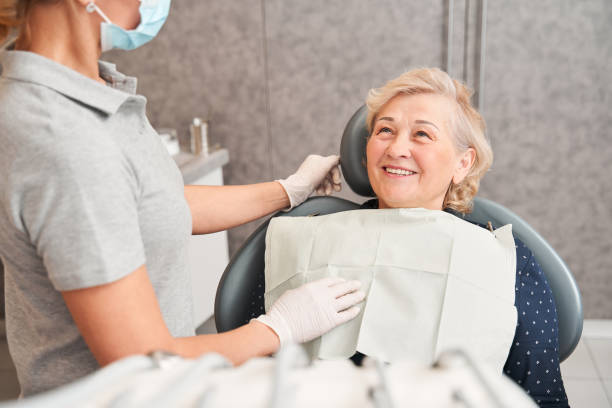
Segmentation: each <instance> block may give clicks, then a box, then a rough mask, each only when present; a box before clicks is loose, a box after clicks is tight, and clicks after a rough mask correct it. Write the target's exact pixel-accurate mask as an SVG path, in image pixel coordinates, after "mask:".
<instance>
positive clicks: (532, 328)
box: [504, 238, 569, 407]
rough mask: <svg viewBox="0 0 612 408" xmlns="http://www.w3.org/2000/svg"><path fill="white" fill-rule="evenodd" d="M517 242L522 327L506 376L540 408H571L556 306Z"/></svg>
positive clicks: (531, 260)
mask: <svg viewBox="0 0 612 408" xmlns="http://www.w3.org/2000/svg"><path fill="white" fill-rule="evenodd" d="M514 242H515V244H516V287H515V289H516V292H515V294H516V296H515V299H514V305H515V306H516V310H517V312H518V324H517V326H516V332H515V334H514V340H513V343H512V347H511V348H510V354H509V355H508V360H506V364H505V366H504V373H505V374H506V375H507V376H508V377H510V378H512V379H513V380H514V381H516V382H517V383H518V384H519V385H520V386H521V387H523V389H525V391H526V392H527V393H528V394H529V395H531V397H532V398H533V399H534V400H535V401H536V402H537V404H538V405H539V406H540V407H569V405H568V401H567V395H566V394H565V388H564V387H563V380H562V379H561V371H560V369H559V336H558V322H557V310H556V308H555V302H554V300H553V297H552V293H551V291H550V287H549V285H548V281H547V280H546V277H545V276H544V274H543V273H542V268H541V267H540V265H539V264H538V262H537V261H536V260H535V258H534V256H533V254H532V252H531V250H529V248H527V247H526V246H525V244H523V243H522V242H521V241H520V240H518V239H516V238H515V239H514Z"/></svg>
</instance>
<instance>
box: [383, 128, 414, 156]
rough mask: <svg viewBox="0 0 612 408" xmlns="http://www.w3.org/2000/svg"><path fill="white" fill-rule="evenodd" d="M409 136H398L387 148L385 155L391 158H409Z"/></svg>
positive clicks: (410, 146) (410, 147) (410, 153)
mask: <svg viewBox="0 0 612 408" xmlns="http://www.w3.org/2000/svg"><path fill="white" fill-rule="evenodd" d="M411 149H412V143H411V141H410V136H408V135H402V134H398V135H397V136H396V137H394V138H393V140H391V142H390V143H389V145H388V146H387V151H386V153H387V155H388V156H389V157H392V158H400V159H401V158H409V157H411V156H412V152H411Z"/></svg>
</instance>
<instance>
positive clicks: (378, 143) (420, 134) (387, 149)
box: [366, 94, 475, 210]
mask: <svg viewBox="0 0 612 408" xmlns="http://www.w3.org/2000/svg"><path fill="white" fill-rule="evenodd" d="M455 109H456V103H455V102H454V101H453V100H451V99H449V98H447V97H445V96H442V95H437V94H417V95H405V94H399V95H396V96H395V97H393V98H392V99H391V100H390V101H389V102H387V103H386V104H385V105H384V106H383V107H382V108H381V109H380V111H379V112H378V114H377V115H376V118H375V121H374V123H373V124H372V133H371V135H370V139H369V140H368V144H367V147H366V158H367V169H368V177H369V179H370V183H371V185H372V188H373V190H374V192H375V193H376V196H377V197H378V202H379V208H419V207H420V208H427V209H431V210H441V209H442V205H443V203H444V197H445V195H446V192H447V191H448V187H449V185H450V183H451V181H452V182H453V183H455V184H458V183H460V182H461V181H462V180H463V179H464V178H465V176H466V174H467V173H468V171H469V169H470V167H471V166H472V164H473V163H474V157H475V152H474V149H472V148H468V149H467V150H466V151H465V152H458V151H457V148H456V147H455V143H454V140H453V136H452V134H451V129H452V128H451V120H452V118H453V115H455Z"/></svg>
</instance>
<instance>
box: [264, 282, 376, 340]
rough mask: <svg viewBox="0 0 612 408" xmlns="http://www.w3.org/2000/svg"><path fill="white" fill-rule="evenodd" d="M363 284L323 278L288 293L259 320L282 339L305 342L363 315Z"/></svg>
mask: <svg viewBox="0 0 612 408" xmlns="http://www.w3.org/2000/svg"><path fill="white" fill-rule="evenodd" d="M360 287H361V282H359V281H357V280H352V281H347V280H345V279H342V278H323V279H320V280H317V281H314V282H310V283H306V284H304V285H302V286H300V287H299V288H296V289H291V290H288V291H287V292H285V293H283V295H282V296H281V297H280V298H278V299H277V300H276V302H274V304H273V305H272V307H271V308H270V310H269V311H268V313H266V314H265V315H261V316H259V317H258V318H257V320H258V321H259V322H261V323H263V324H265V325H266V326H268V327H270V328H271V329H272V330H274V332H276V334H277V335H278V338H279V340H280V343H281V345H282V344H284V343H287V342H297V343H304V342H306V341H309V340H312V339H314V338H316V337H319V336H320V335H322V334H324V333H326V332H328V331H330V330H331V329H333V328H334V327H336V326H338V325H340V324H342V323H345V322H347V321H349V320H351V319H353V318H354V317H355V316H357V315H358V314H359V310H360V308H359V307H358V306H355V304H357V303H359V302H361V301H362V300H363V299H364V298H365V293H364V292H363V291H361V290H358V289H359V288H360Z"/></svg>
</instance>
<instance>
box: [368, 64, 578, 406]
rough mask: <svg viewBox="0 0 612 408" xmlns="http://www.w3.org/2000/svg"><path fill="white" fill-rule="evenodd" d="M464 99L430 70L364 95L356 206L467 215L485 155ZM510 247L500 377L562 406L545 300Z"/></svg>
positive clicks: (524, 254)
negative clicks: (510, 322)
mask: <svg viewBox="0 0 612 408" xmlns="http://www.w3.org/2000/svg"><path fill="white" fill-rule="evenodd" d="M469 98H470V92H469V90H468V89H467V88H466V87H465V86H464V85H463V84H461V83H460V82H458V81H456V80H453V79H451V78H450V77H449V76H448V75H447V74H446V73H444V72H442V71H440V70H438V69H419V70H413V71H409V72H406V73H404V74H402V75H401V76H399V77H398V78H395V79H393V80H391V81H389V82H388V83H387V84H385V85H384V86H383V87H382V88H378V89H373V90H371V91H370V93H369V95H368V98H367V107H368V116H367V127H368V130H369V132H370V133H369V138H368V141H367V148H366V165H367V172H368V177H369V179H370V182H371V185H372V188H373V190H374V192H375V193H376V196H377V199H374V200H370V201H368V202H366V203H365V204H364V205H363V208H381V209H382V208H419V207H420V208H425V209H431V210H444V211H447V212H451V213H453V214H457V213H465V212H469V211H470V209H471V201H472V199H473V197H474V196H475V195H476V193H477V191H478V186H479V182H480V179H481V177H482V176H483V175H484V173H485V172H486V171H487V169H488V168H489V166H490V165H491V162H492V160H493V154H492V151H491V147H490V145H489V143H488V141H487V139H486V137H485V135H484V128H485V125H484V121H483V119H482V117H481V116H480V114H479V113H478V112H477V111H476V110H475V109H474V108H473V107H472V106H471V105H470V99H469ZM515 244H516V285H515V286H516V292H515V306H516V308H517V312H518V324H517V327H516V332H515V336H514V340H513V342H512V347H511V349H510V351H509V355H508V359H507V361H506V364H505V366H504V372H505V374H506V375H508V376H509V377H510V378H512V379H513V380H514V381H516V382H517V383H518V384H519V385H520V386H522V387H523V388H524V389H525V390H526V392H527V393H529V394H530V395H531V396H532V397H533V399H534V400H535V401H536V402H537V403H538V404H539V405H540V406H542V407H566V406H568V401H567V397H566V394H565V390H564V386H563V381H562V379H561V372H560V370H559V353H558V348H559V346H558V337H557V318H556V317H557V315H556V310H555V306H554V302H553V298H552V294H551V291H550V288H549V285H548V282H547V281H546V277H545V276H544V274H543V273H542V270H541V268H540V266H539V265H538V263H537V261H536V260H535V258H534V257H533V254H532V253H531V251H530V250H529V248H527V247H526V246H525V245H524V244H523V243H522V242H521V241H519V240H518V239H515Z"/></svg>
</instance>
